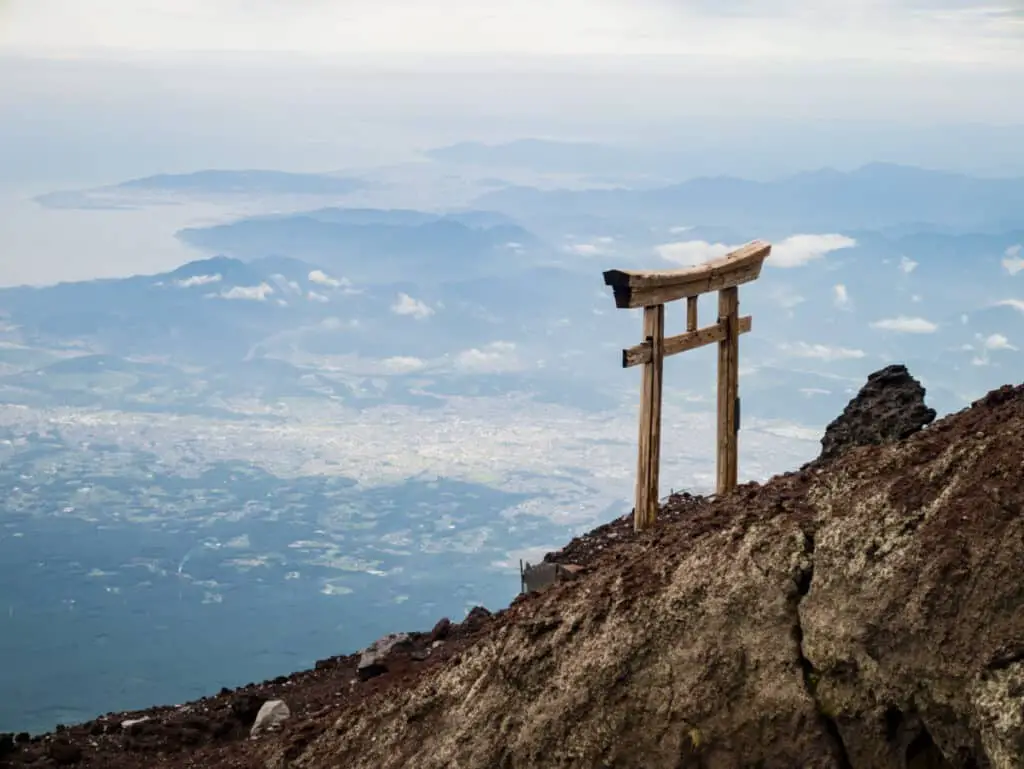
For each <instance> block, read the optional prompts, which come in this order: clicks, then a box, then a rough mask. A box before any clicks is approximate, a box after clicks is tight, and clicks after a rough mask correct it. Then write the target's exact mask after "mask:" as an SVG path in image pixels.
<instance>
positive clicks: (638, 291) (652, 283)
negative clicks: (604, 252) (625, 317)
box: [604, 240, 772, 309]
mask: <svg viewBox="0 0 1024 769" xmlns="http://www.w3.org/2000/svg"><path fill="white" fill-rule="evenodd" d="M771 250H772V247H771V244H770V243H765V242H764V241H761V240H754V241H751V242H750V243H747V244H746V245H744V246H741V247H740V248H737V249H736V250H735V251H732V252H731V253H728V254H726V255H725V256H722V257H719V258H718V259H712V260H711V261H710V262H706V263H704V264H700V265H697V266H696V267H685V268H683V269H681V270H661V271H654V272H649V271H648V272H639V271H636V270H608V271H607V272H605V273H604V283H605V285H606V286H611V287H612V291H613V292H614V294H615V306H616V307H618V308H620V309H629V308H633V307H650V306H653V305H656V304H665V303H666V302H672V301H675V300H676V299H683V298H684V297H691V296H699V295H700V294H706V293H708V292H709V291H721V290H722V289H724V288H733V287H734V286H739V285H741V284H743V283H749V282H750V281H752V280H757V278H758V276H759V275H760V274H761V266H762V265H763V264H764V260H765V258H767V256H768V254H770V253H771Z"/></svg>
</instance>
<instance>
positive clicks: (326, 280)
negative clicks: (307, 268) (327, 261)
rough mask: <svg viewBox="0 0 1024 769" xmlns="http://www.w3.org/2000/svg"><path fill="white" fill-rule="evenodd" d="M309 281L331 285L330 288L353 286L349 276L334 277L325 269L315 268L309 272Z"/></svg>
mask: <svg viewBox="0 0 1024 769" xmlns="http://www.w3.org/2000/svg"><path fill="white" fill-rule="evenodd" d="M308 278H309V282H310V283H316V284H318V285H321V286H329V287H330V288H339V287H341V286H351V285H352V282H351V281H350V280H348V279H347V278H341V279H340V280H339V279H338V278H332V277H331V276H330V275H328V274H327V273H326V272H324V271H323V270H313V271H312V272H311V273H309V276H308Z"/></svg>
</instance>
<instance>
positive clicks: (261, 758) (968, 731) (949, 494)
mask: <svg viewBox="0 0 1024 769" xmlns="http://www.w3.org/2000/svg"><path fill="white" fill-rule="evenodd" d="M892 374H893V372H890V375H886V376H884V377H881V378H882V379H885V380H887V381H889V384H888V385H886V384H885V383H884V382H883V383H879V382H878V381H877V379H878V378H875V379H874V380H872V381H869V384H868V385H866V386H865V391H862V393H861V395H860V396H858V398H860V399H861V400H862V401H865V402H866V401H867V400H869V399H873V401H874V402H875V405H874V406H873V410H876V411H879V412H880V413H889V414H893V413H894V412H893V411H892V409H893V404H894V403H902V407H901V408H903V409H904V410H907V409H910V410H916V412H917V414H918V417H917V418H916V421H917V422H918V423H919V424H918V425H917V426H916V427H914V428H913V429H911V428H908V427H907V423H908V420H907V419H904V418H902V417H901V418H890V419H888V420H883V421H884V423H885V424H888V425H890V427H891V429H888V428H887V429H886V430H882V431H879V430H875V431H874V432H871V431H867V432H865V431H863V430H860V429H851V430H849V431H848V433H849V434H848V435H846V437H843V438H842V439H841V440H832V439H829V438H828V437H827V436H826V440H823V456H822V457H821V458H819V459H818V460H816V461H815V462H813V463H811V464H809V465H807V466H806V467H804V468H802V469H801V470H800V471H798V472H794V473H789V474H786V475H784V476H780V477H777V478H774V479H772V480H771V481H770V482H768V483H766V484H764V485H757V484H746V485H744V486H741V487H740V488H739V489H738V490H737V491H736V492H735V493H733V494H731V495H729V496H728V497H724V498H721V499H715V498H699V497H689V496H677V497H673V498H672V499H670V500H669V502H668V504H667V505H666V506H665V508H664V509H663V511H662V515H661V518H660V520H659V525H658V526H657V527H655V529H654V530H652V531H650V532H646V533H644V534H642V535H639V536H638V535H635V534H633V532H632V529H631V527H630V525H629V520H628V518H623V519H620V520H618V521H614V522H612V523H610V524H608V525H606V526H604V527H601V528H600V529H597V530H595V531H594V532H592V533H591V534H590V535H587V536H585V537H581V538H580V539H578V540H576V541H574V542H573V543H570V545H568V546H567V547H566V548H565V549H564V550H562V551H560V552H559V553H554V554H550V555H549V556H548V560H554V561H558V562H562V563H575V564H577V565H580V566H583V567H584V568H583V569H582V570H581V571H580V572H578V574H577V575H576V576H575V578H574V579H572V580H571V581H566V582H562V583H559V584H556V585H554V586H552V587H550V588H549V589H547V590H545V591H544V592H541V593H533V594H530V595H528V596H523V597H520V598H519V599H517V600H516V601H515V602H514V603H513V605H512V606H511V607H509V608H508V609H507V610H505V611H503V612H499V613H498V614H496V615H488V614H487V613H486V612H483V611H480V612H476V613H475V615H474V616H473V617H471V618H470V619H469V620H468V621H467V622H466V623H463V624H462V625H447V624H445V623H440V624H439V626H438V628H435V631H434V633H433V634H430V635H427V634H422V635H413V636H410V637H408V638H404V639H398V643H397V644H395V645H394V647H393V648H392V649H391V651H390V652H388V653H386V654H384V655H379V656H375V655H373V654H370V655H368V657H367V659H364V660H363V661H362V667H363V668H364V673H363V675H362V676H361V675H360V674H359V670H358V668H359V667H360V659H359V658H358V657H345V658H337V659H335V660H329V661H324V662H323V663H320V664H318V669H317V670H315V671H309V672H306V673H301V674H297V675H296V676H293V677H290V678H282V679H278V680H277V681H275V682H268V683H267V684H262V685H258V686H257V685H254V686H252V687H247V688H245V689H243V690H240V691H238V692H224V693H222V695H220V696H218V697H215V698H210V699H208V700H205V701H202V702H199V703H192V704H190V705H187V706H183V707H180V708H165V709H160V710H155V711H152V712H150V713H148V714H119V715H118V716H116V717H115V716H110V717H107V718H105V719H100V720H98V721H96V722H94V723H92V724H87V725H83V726H80V727H74V728H71V729H66V730H63V731H62V732H60V733H58V734H54V735H47V736H44V737H41V738H37V739H36V740H35V741H33V742H27V743H26V742H21V741H19V742H16V743H15V744H14V745H13V746H11V745H10V744H8V746H7V755H6V756H4V757H0V765H3V764H4V762H5V761H6V762H7V763H8V764H9V765H12V766H19V767H20V766H25V765H30V766H54V765H60V764H69V763H75V764H78V765H81V766H90V767H92V766H95V767H100V766H102V767H109V768H110V769H127V768H128V767H131V768H133V769H134V768H135V767H143V766H146V767H211V768H214V769H216V768H217V767H276V768H279V769H284V768H285V767H294V768H295V769H299V768H302V769H320V768H321V767H346V769H370V768H371V767H372V768H373V769H391V768H394V769H398V768H399V767H416V769H433V768H435V767H436V768H437V769H440V768H441V767H459V769H498V768H501V767H507V768H508V769H514V768H518V767H523V768H526V767H602V766H604V767H623V768H625V767H638V768H639V767H644V768H645V769H660V768H661V767H672V768H676V767H680V768H682V767H707V768H708V769H719V768H721V769H726V768H727V767H737V768H738V767H762V768H763V769H770V768H772V767H778V768H779V769H783V768H786V769H789V768H790V767H808V768H810V767H821V768H822V769H824V768H825V767H830V768H833V767H834V768H835V769H847V768H848V767H853V768H856V769H861V768H863V769H874V768H875V767H878V768H879V769H883V768H884V769H888V768H889V767H892V768H893V769H896V768H897V767H899V768H900V769H903V768H905V767H913V768H914V769H921V768H923V767H957V768H958V769H968V768H969V767H975V768H977V769H983V768H984V767H993V768H995V769H1009V768H1010V767H1022V766H1024V515H1022V506H1024V386H1019V387H1004V388H1001V389H1000V390H996V391H994V392H992V393H990V394H989V395H988V396H986V397H985V398H984V399H982V400H981V401H979V402H978V403H976V404H974V405H973V406H972V407H971V408H969V409H967V410H965V411H963V412H960V413H958V414H955V415H952V416H950V417H947V418H945V419H942V420H940V421H938V422H934V423H932V424H929V425H928V426H927V427H924V428H923V429H921V427H922V425H924V424H928V423H929V422H930V421H931V418H929V416H928V415H927V413H926V412H922V411H921V410H920V408H919V407H923V390H922V391H920V392H917V394H916V395H913V396H912V397H910V396H908V395H907V393H908V392H910V391H911V390H914V391H915V392H916V390H915V387H916V383H914V382H913V380H912V379H910V378H909V375H908V376H906V377H904V376H903V375H902V374H900V373H899V372H895V374H896V375H895V376H893V375H892ZM901 399H902V400H901ZM915 404H916V405H915ZM861 406H863V403H862V404H861V405H856V404H854V405H853V406H851V408H850V409H848V410H847V411H848V412H850V413H853V414H856V415H857V416H856V419H855V420H853V421H854V423H856V424H860V425H864V424H871V423H872V421H871V420H870V419H867V418H866V417H864V416H863V413H864V411H865V410H864V408H862V407H861ZM871 410H872V409H869V410H868V411H869V412H870V411H871ZM909 421H910V422H913V421H915V418H910V420H909ZM875 424H876V425H877V424H878V422H877V420H876V422H875ZM835 433H836V431H835V430H832V434H833V435H834V434H835ZM892 441H895V442H892ZM860 444H869V445H860ZM391 640H392V642H394V641H395V639H391ZM370 664H373V665H375V666H376V667H374V668H373V669H372V670H367V667H368V665H370ZM360 678H365V679H366V680H360ZM276 698H280V699H283V700H284V701H285V702H286V703H287V704H288V706H289V709H290V713H291V715H290V717H289V718H288V719H287V720H286V721H284V723H283V727H282V728H281V729H280V730H279V731H275V732H270V733H265V734H262V735H260V736H258V737H257V738H256V739H247V737H248V734H249V727H250V726H251V724H252V721H253V720H254V718H255V715H256V712H257V711H258V709H259V706H260V705H262V704H263V702H264V701H266V700H268V699H276ZM147 715H148V716H149V720H147V721H144V722H141V723H138V724H131V725H129V726H128V727H124V726H123V725H122V722H123V721H124V720H125V719H126V718H139V717H144V716H147ZM8 742H10V741H8ZM2 750H3V748H2V747H0V751H2Z"/></svg>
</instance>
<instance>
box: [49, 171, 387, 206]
mask: <svg viewBox="0 0 1024 769" xmlns="http://www.w3.org/2000/svg"><path fill="white" fill-rule="evenodd" d="M368 186H369V182H367V181H366V180H363V179H357V178H348V177H342V176H336V175H332V174H308V173H291V172H287V171H261V170H241V171H233V170H219V169H210V170H203V171H196V172H194V173H188V174H158V175H155V176H147V177H144V178H141V179H131V180H129V181H125V182H121V183H119V184H113V185H108V186H105V187H98V188H95V189H90V190H67V191H61V192H49V193H46V194H44V195H39V196H37V197H36V198H35V200H36V202H38V203H39V204H40V205H43V206H47V207H49V208H121V207H129V206H134V205H140V204H150V205H152V204H154V203H159V202H161V200H163V201H165V202H166V199H167V198H174V199H175V200H176V202H181V200H182V199H183V198H190V197H192V198H194V197H216V198H223V197H237V196H249V197H259V196H263V197H267V196H272V197H278V196H292V195H296V196H312V197H325V196H327V197H334V198H339V197H342V198H343V197H345V196H347V195H350V194H352V193H354V192H358V191H360V190H363V189H366V188H367V187H368Z"/></svg>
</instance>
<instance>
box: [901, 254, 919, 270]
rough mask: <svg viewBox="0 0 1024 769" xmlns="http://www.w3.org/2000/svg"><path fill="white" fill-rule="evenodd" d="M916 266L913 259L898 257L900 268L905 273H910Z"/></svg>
mask: <svg viewBox="0 0 1024 769" xmlns="http://www.w3.org/2000/svg"><path fill="white" fill-rule="evenodd" d="M916 268H917V262H915V261H914V260H913V259H909V258H907V257H906V256H901V257H900V270H901V271H902V272H904V273H906V274H907V275H909V274H910V273H912V272H913V271H914V270H915V269H916Z"/></svg>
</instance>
